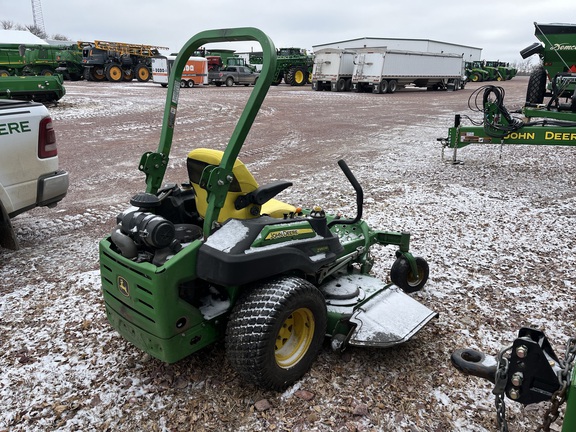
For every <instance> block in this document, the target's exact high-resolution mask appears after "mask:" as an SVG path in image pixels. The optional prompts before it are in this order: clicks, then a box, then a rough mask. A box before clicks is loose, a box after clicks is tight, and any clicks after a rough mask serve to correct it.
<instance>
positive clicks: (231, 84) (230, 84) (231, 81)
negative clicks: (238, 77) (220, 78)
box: [226, 77, 234, 87]
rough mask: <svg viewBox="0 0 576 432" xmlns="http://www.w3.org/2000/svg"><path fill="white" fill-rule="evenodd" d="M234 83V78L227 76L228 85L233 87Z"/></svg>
mask: <svg viewBox="0 0 576 432" xmlns="http://www.w3.org/2000/svg"><path fill="white" fill-rule="evenodd" d="M233 85H234V78H232V77H228V78H226V87H232V86H233Z"/></svg>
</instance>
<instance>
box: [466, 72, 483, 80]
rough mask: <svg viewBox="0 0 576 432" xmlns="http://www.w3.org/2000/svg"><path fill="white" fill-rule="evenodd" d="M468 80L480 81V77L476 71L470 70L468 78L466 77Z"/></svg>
mask: <svg viewBox="0 0 576 432" xmlns="http://www.w3.org/2000/svg"><path fill="white" fill-rule="evenodd" d="M468 79H469V80H470V81H472V82H479V81H482V78H481V77H480V75H479V74H477V73H476V72H472V73H471V74H470V78H468Z"/></svg>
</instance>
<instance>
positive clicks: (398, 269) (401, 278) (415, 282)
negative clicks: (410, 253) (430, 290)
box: [390, 256, 430, 293]
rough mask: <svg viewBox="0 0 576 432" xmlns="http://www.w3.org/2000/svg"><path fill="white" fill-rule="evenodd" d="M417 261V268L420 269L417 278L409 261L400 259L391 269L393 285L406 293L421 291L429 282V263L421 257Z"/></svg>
mask: <svg viewBox="0 0 576 432" xmlns="http://www.w3.org/2000/svg"><path fill="white" fill-rule="evenodd" d="M415 260H416V268H417V269H418V275H417V276H416V275H414V274H413V272H412V270H411V269H410V264H409V263H408V260H407V259H406V258H405V257H403V256H400V257H398V258H397V259H396V261H394V264H392V268H391V269H390V279H392V283H393V284H394V285H397V286H399V287H400V288H401V289H402V291H404V292H405V293H413V292H416V291H420V290H421V289H422V288H423V287H424V285H425V284H426V281H427V280H428V275H429V273H430V269H429V268H428V263H427V262H426V260H425V259H424V258H420V257H416V258H415Z"/></svg>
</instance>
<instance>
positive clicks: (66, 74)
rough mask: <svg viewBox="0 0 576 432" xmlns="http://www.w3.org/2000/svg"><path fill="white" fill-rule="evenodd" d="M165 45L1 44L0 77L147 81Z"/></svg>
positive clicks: (89, 43)
mask: <svg viewBox="0 0 576 432" xmlns="http://www.w3.org/2000/svg"><path fill="white" fill-rule="evenodd" d="M161 49H164V50H167V49H168V48H165V47H158V46H152V45H138V44H129V43H122V42H107V41H99V40H97V41H93V42H83V41H78V42H76V43H68V44H61V45H48V44H46V45H31V44H0V77H6V76H34V75H35V76H51V75H55V74H60V75H62V76H63V78H64V79H66V80H71V81H77V80H80V79H86V80H89V81H105V80H108V81H112V82H119V81H131V80H133V79H134V78H136V79H138V81H142V82H146V81H148V80H149V79H150V77H151V70H150V68H151V59H152V57H154V56H157V55H159V54H160V52H159V50H161Z"/></svg>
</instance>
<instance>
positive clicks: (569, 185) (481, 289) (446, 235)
mask: <svg viewBox="0 0 576 432" xmlns="http://www.w3.org/2000/svg"><path fill="white" fill-rule="evenodd" d="M498 84H499V85H501V86H503V87H504V88H505V89H506V99H505V103H506V106H507V107H508V108H509V109H510V110H512V109H514V108H519V107H521V105H522V104H523V100H524V96H525V92H526V85H527V78H525V77H516V78H514V79H513V80H511V81H507V82H503V83H498ZM479 86H480V85H479V84H470V85H468V86H467V87H466V89H465V90H463V91H458V92H427V91H420V90H405V91H400V92H397V93H395V94H391V95H374V94H355V93H331V92H313V91H312V90H311V89H310V87H309V86H308V87H303V88H296V87H289V86H285V85H281V86H278V87H273V88H271V89H270V92H269V94H268V96H267V98H266V100H265V101H264V105H263V107H262V109H261V112H260V114H259V116H258V118H257V120H256V123H255V125H254V126H253V128H252V130H251V132H250V134H249V136H248V139H247V142H246V144H245V146H244V148H243V150H242V152H241V153H240V158H241V159H242V160H243V162H245V163H246V164H247V165H248V167H249V168H250V169H251V170H252V172H253V173H254V175H255V177H256V178H257V179H258V181H259V182H260V183H266V182H267V181H270V180H273V179H279V178H281V179H285V180H290V181H293V182H294V186H293V187H292V188H290V189H288V190H287V191H285V192H283V193H282V195H281V196H280V198H281V199H282V200H284V201H287V202H291V203H293V204H295V205H302V206H306V207H309V206H312V205H314V204H320V205H322V206H323V207H324V208H326V209H327V210H330V211H343V212H344V213H345V214H353V213H354V211H355V210H354V208H355V205H354V202H355V199H354V196H353V192H352V189H351V187H350V185H349V184H348V183H347V181H346V180H345V178H344V176H343V175H342V173H341V172H340V171H339V169H338V167H337V165H336V161H337V160H338V159H340V158H344V159H346V161H347V163H348V165H349V166H350V167H351V169H352V170H353V171H354V172H355V174H356V176H357V177H358V179H359V181H360V182H361V183H362V185H363V186H364V195H365V197H366V206H365V209H364V214H365V218H366V219H367V220H368V221H369V223H370V225H371V226H374V227H377V228H380V229H386V230H394V231H401V230H402V231H409V232H411V233H412V243H411V250H412V251H413V252H414V253H415V254H416V255H419V256H422V257H425V258H426V259H427V261H428V262H429V265H430V271H431V275H430V281H429V282H428V284H427V286H426V288H425V290H424V291H423V292H420V293H417V294H416V295H415V297H417V298H418V299H419V301H421V302H422V303H423V304H425V305H426V306H428V307H429V308H431V309H432V310H434V311H437V312H438V313H439V314H440V315H439V318H438V319H436V320H434V321H432V322H431V323H430V324H429V325H428V326H426V327H425V328H424V329H423V330H422V331H421V332H419V333H418V334H417V335H416V336H415V337H414V338H413V339H412V340H410V341H409V342H407V343H405V344H402V345H400V346H397V347H395V348H391V349H386V350H377V349H360V348H353V349H349V350H347V351H346V352H345V353H343V354H337V353H334V352H332V351H331V350H330V348H329V344H328V343H327V344H326V345H325V347H324V349H323V350H322V352H321V353H320V355H319V357H318V360H317V361H316V363H315V364H314V366H313V368H312V370H311V371H310V372H309V373H308V374H307V375H306V376H305V377H304V378H303V379H302V380H301V381H300V382H298V383H297V384H295V385H294V386H292V387H290V388H289V389H288V390H287V391H286V392H284V393H282V394H278V393H274V392H267V391H262V390H260V389H258V388H256V387H254V386H252V385H250V384H246V383H244V382H242V381H241V380H240V379H239V378H238V377H237V376H236V374H235V373H234V371H233V370H232V369H231V368H230V367H229V366H228V365H227V363H226V361H225V353H224V347H223V345H217V346H213V347H210V348H208V349H206V350H204V351H202V352H200V353H198V354H197V355H193V356H191V357H190V358H188V359H185V360H183V361H180V362H179V363H176V364H173V365H166V364H163V363H161V362H159V361H157V360H155V359H152V358H150V357H149V356H147V355H145V354H143V353H142V352H140V351H138V350H137V349H136V348H134V347H133V346H131V345H129V344H128V343H126V342H125V341H124V340H122V339H121V338H120V337H119V336H118V335H117V334H116V333H115V332H114V331H113V330H112V329H111V328H110V327H109V325H108V323H107V321H106V317H105V313H104V305H103V301H102V298H101V295H100V282H99V273H98V252H97V250H98V241H99V240H100V239H101V238H103V237H104V236H105V235H106V234H107V233H108V232H109V231H110V230H111V229H112V227H113V225H114V220H115V216H116V214H118V213H119V212H120V211H122V210H123V209H124V208H126V207H127V206H128V205H129V204H128V201H129V199H130V197H131V196H132V195H134V194H135V193H137V192H139V191H143V190H144V188H145V184H144V177H143V175H142V174H141V173H140V172H139V171H138V169H137V165H138V162H139V160H140V156H141V154H142V153H144V152H145V151H150V150H152V151H154V150H155V149H156V146H157V144H158V139H159V136H160V129H161V123H162V111H163V107H164V97H165V93H166V89H164V88H162V87H160V86H158V85H155V84H152V83H145V84H142V83H137V82H133V83H123V84H111V83H91V82H77V83H67V84H66V89H67V95H66V96H65V97H64V98H63V99H62V100H61V102H60V103H59V105H58V106H57V107H53V108H50V110H51V114H52V117H53V120H54V123H55V127H56V131H57V137H58V145H59V154H60V162H61V167H62V168H64V169H66V170H68V171H69V172H70V178H71V185H70V190H69V194H68V196H67V197H66V198H65V199H64V200H63V201H62V202H61V203H60V204H59V205H58V207H57V208H55V209H36V210H34V211H31V212H29V213H27V214H23V215H20V216H18V217H17V218H15V219H14V221H13V224H14V226H15V229H16V230H17V233H18V236H19V239H20V242H21V246H22V247H21V249H20V250H19V251H17V252H14V251H7V250H0V266H1V267H0V278H1V280H2V284H1V286H0V347H1V349H0V406H2V407H3V408H2V410H1V412H0V431H2V432H4V431H45V430H60V431H86V430H97V431H134V430H142V431H192V430H193V431H252V430H262V431H442V432H444V431H492V430H496V422H495V410H494V403H493V396H492V394H491V388H492V386H491V385H490V384H489V383H488V382H485V381H481V380H479V379H475V378H468V377H465V376H463V375H461V374H459V373H458V372H457V371H456V370H455V369H453V368H452V367H451V365H450V354H451V353H452V351H454V350H455V349H457V348H464V347H472V348H476V349H479V350H481V351H484V352H486V353H489V354H496V352H497V351H498V350H499V349H500V348H501V347H502V346H504V345H507V344H509V343H510V342H512V340H513V339H514V338H515V336H516V334H517V331H518V329H519V328H520V327H522V326H532V327H535V328H538V329H541V330H543V331H544V332H545V333H546V334H547V336H548V337H549V338H550V340H551V342H552V345H553V346H554V348H555V349H556V352H557V353H558V354H562V353H563V347H564V344H565V342H566V339H567V338H568V337H570V336H574V326H575V321H574V302H573V293H574V289H575V288H576V286H575V280H574V277H573V276H572V272H571V270H572V269H573V268H574V267H575V261H576V255H575V253H574V252H575V249H576V241H575V234H574V231H573V230H572V229H570V227H571V226H574V221H575V210H574V209H575V205H574V204H575V201H576V193H575V192H574V191H575V190H576V189H575V179H574V175H573V173H574V172H575V171H576V157H575V155H574V149H572V148H569V147H545V146H509V147H505V148H501V147H500V146H497V145H473V146H469V147H467V148H465V149H462V150H460V151H459V153H458V156H459V159H461V160H463V161H464V162H465V163H464V164H460V165H452V164H449V163H446V162H445V161H443V160H442V157H441V146H440V144H439V143H438V142H437V141H436V139H437V138H439V137H445V136H446V135H447V129H448V127H450V126H451V125H452V123H453V117H454V114H457V113H462V114H468V115H471V116H476V118H477V113H472V112H471V111H469V109H468V98H469V96H470V95H471V93H472V91H473V90H474V89H476V88H478V87H479ZM250 90H251V88H246V87H234V88H216V87H202V88H193V89H183V90H182V92H181V98H180V105H179V114H178V115H179V117H178V126H177V128H176V133H175V138H174V144H173V148H172V153H171V157H172V159H171V162H170V168H169V170H168V173H167V177H166V181H172V182H180V181H183V180H185V179H186V170H185V160H186V154H187V153H188V151H189V150H191V149H192V148H194V147H212V148H220V149H223V148H224V147H225V145H226V142H227V140H228V138H229V137H230V134H231V132H232V129H233V127H234V125H235V122H236V120H237V118H238V116H239V114H240V112H241V110H242V108H243V105H244V103H245V101H246V99H247V96H248V94H249V92H250ZM446 156H449V155H446ZM393 254H394V249H393V248H381V249H378V250H377V251H376V252H375V255H376V257H377V265H376V266H375V268H374V273H375V274H376V275H377V276H379V277H381V278H382V279H386V278H387V274H388V271H389V268H390V265H391V264H392V262H393V259H394V256H393ZM507 408H508V410H507V412H508V422H509V425H510V430H511V431H524V430H532V429H534V428H535V427H536V426H537V425H538V424H539V419H540V418H541V416H542V413H543V411H544V409H545V408H546V405H545V404H543V405H539V406H530V407H528V408H523V407H521V406H518V405H515V404H512V403H511V402H509V403H508V404H507ZM554 427H555V428H556V429H555V430H560V428H559V427H558V426H557V425H555V426H554Z"/></svg>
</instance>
